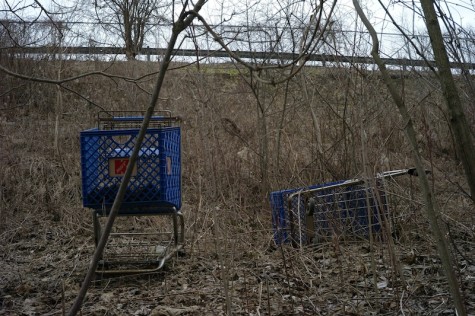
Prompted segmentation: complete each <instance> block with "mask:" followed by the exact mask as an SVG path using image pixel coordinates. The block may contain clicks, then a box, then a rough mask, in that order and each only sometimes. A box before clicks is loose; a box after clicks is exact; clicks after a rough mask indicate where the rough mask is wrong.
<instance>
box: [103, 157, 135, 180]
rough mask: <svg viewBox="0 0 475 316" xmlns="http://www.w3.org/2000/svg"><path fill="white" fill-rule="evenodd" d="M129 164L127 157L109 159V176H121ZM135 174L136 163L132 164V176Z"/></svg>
mask: <svg viewBox="0 0 475 316" xmlns="http://www.w3.org/2000/svg"><path fill="white" fill-rule="evenodd" d="M128 165H129V158H111V159H109V176H111V177H123V176H124V175H125V171H126V170H127V166H128ZM136 174H137V164H135V165H134V169H133V170H132V176H135V175H136Z"/></svg>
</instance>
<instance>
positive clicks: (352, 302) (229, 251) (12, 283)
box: [0, 210, 475, 315]
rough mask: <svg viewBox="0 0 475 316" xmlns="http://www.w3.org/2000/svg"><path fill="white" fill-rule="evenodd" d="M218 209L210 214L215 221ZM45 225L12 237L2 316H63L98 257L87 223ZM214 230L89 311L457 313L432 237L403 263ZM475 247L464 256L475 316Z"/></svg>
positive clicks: (463, 277)
mask: <svg viewBox="0 0 475 316" xmlns="http://www.w3.org/2000/svg"><path fill="white" fill-rule="evenodd" d="M215 211H216V210H208V211H203V213H202V215H210V216H209V218H211V219H212V218H213V215H211V214H212V212H215ZM36 224H37V225H36V226H30V227H23V228H24V230H23V231H10V232H5V233H3V235H2V240H3V242H2V245H1V249H0V253H1V255H0V270H1V271H2V272H1V274H0V284H1V287H0V315H61V314H62V313H63V312H64V311H67V310H68V309H69V307H70V306H71V305H72V302H73V300H74V298H75V296H76V294H77V293H78V290H79V286H80V284H81V282H82V280H83V278H84V275H85V272H86V269H87V266H88V262H89V260H90V258H91V256H92V253H93V251H94V244H93V240H92V232H90V233H89V232H88V229H90V223H89V220H88V219H87V217H86V219H85V220H84V226H85V227H82V228H78V229H77V230H76V231H65V230H62V229H60V228H59V227H58V223H57V222H54V221H50V222H48V225H43V224H40V222H39V221H37V222H36ZM151 224H153V221H152V223H151ZM208 224H210V225H208V226H206V228H204V229H203V230H200V231H199V234H197V235H194V236H188V243H187V247H186V251H185V254H182V255H180V256H177V257H176V258H174V259H173V260H171V261H169V262H168V263H167V264H166V266H165V267H164V269H163V270H162V271H160V272H158V273H154V274H148V275H141V276H136V275H134V276H112V277H107V278H102V279H98V280H96V281H94V282H93V284H92V285H91V287H90V289H89V292H88V295H87V298H86V300H85V302H84V305H83V308H82V315H225V314H226V313H231V314H233V315H291V314H295V315H335V314H340V315H398V314H400V315H414V314H416V315H417V314H420V315H423V314H424V315H428V314H430V315H453V314H454V310H453V306H452V303H451V299H450V295H449V293H448V288H447V286H446V282H445V279H444V276H443V272H442V269H441V266H440V261H439V259H438V257H437V256H436V255H435V249H434V248H433V247H430V246H428V247H427V246H425V245H430V244H431V242H430V240H424V238H426V237H427V236H424V235H422V234H417V233H414V234H413V238H414V241H416V240H417V242H413V243H412V246H408V244H409V243H408V244H406V245H403V244H401V243H399V242H398V241H397V240H396V242H395V244H394V245H393V250H394V251H395V253H396V254H395V255H396V259H397V260H396V263H394V262H391V260H390V254H389V249H388V244H387V243H384V242H375V243H374V245H373V246H370V245H369V243H368V241H364V240H363V241H351V242H350V241H341V242H338V243H337V242H336V241H335V240H334V241H332V242H326V243H321V244H318V245H313V246H311V247H307V248H304V249H299V248H293V247H290V246H288V245H285V246H283V247H276V246H275V245H274V243H273V242H272V234H271V233H270V232H262V231H261V232H256V233H254V235H252V232H251V231H248V232H243V233H241V234H230V233H229V231H226V230H225V229H224V228H225V227H224V226H223V225H222V224H216V225H213V223H212V221H210V222H209V223H208ZM26 228H28V229H26ZM465 237H467V236H465ZM470 242H471V241H469V243H466V245H465V246H463V245H462V246H460V247H459V248H461V249H458V250H459V251H460V253H459V254H458V255H457V258H458V259H459V261H458V276H459V278H460V281H461V283H462V285H463V290H464V294H465V299H466V304H467V307H468V309H469V311H471V312H472V313H473V312H474V311H475V303H474V302H475V294H474V293H475V282H474V281H475V265H474V264H473V261H471V260H472V259H471V258H475V255H474V253H473V249H470V248H471V246H470ZM420 245H423V246H420ZM371 247H372V248H371ZM460 254H463V257H462V256H460Z"/></svg>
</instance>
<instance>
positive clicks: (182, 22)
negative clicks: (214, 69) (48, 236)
mask: <svg viewBox="0 0 475 316" xmlns="http://www.w3.org/2000/svg"><path fill="white" fill-rule="evenodd" d="M205 2H206V0H199V1H198V2H197V3H196V5H195V6H194V8H193V10H194V12H199V11H200V9H201V7H202V6H203V4H204V3H205ZM184 9H185V8H184ZM194 18H195V15H194V14H193V13H191V14H189V12H185V11H184V10H183V11H182V14H181V15H180V17H179V18H178V20H177V22H175V23H174V25H173V30H172V35H171V38H170V42H169V44H168V47H167V51H166V53H165V56H164V58H163V62H162V63H161V64H160V70H159V73H158V78H157V82H156V84H155V89H154V91H153V94H152V97H151V99H150V103H149V106H148V108H147V112H146V114H145V117H144V120H143V123H142V126H141V128H140V132H139V134H138V136H137V139H136V141H135V146H134V150H133V152H132V155H131V157H130V161H129V164H128V166H127V170H126V172H125V175H124V177H123V179H122V182H121V184H120V187H119V191H118V192H117V196H116V197H115V200H114V203H113V205H112V209H111V211H110V214H109V217H108V220H107V223H106V225H105V226H104V231H103V233H102V235H101V238H100V239H99V242H98V244H97V247H96V250H95V252H94V254H93V257H92V259H91V262H90V264H89V268H88V271H87V273H86V276H85V278H84V281H83V283H82V285H81V288H80V290H79V292H78V295H77V297H76V300H75V301H74V304H73V306H72V307H71V309H70V311H69V313H68V315H76V314H77V313H78V311H79V310H80V308H81V306H82V302H83V301H84V298H85V296H86V293H87V290H88V288H89V285H90V284H91V281H92V279H93V277H94V274H95V271H96V267H97V264H98V262H99V260H100V258H101V257H102V253H103V251H104V248H105V245H106V243H107V240H108V238H109V235H110V232H111V230H112V227H113V225H114V221H115V218H116V217H117V214H118V213H119V209H120V206H121V205H122V201H123V199H124V195H125V191H126V189H127V185H128V184H129V182H130V178H131V176H132V170H133V166H134V165H135V162H136V161H137V157H138V153H139V150H140V148H141V146H142V142H143V139H144V137H145V133H146V132H147V128H148V125H149V122H150V118H151V116H152V114H153V111H154V110H155V105H156V104H157V100H158V96H159V95H160V90H161V88H162V85H163V81H164V79H165V74H166V72H167V69H168V66H169V65H170V61H171V58H172V55H173V51H174V47H175V44H176V42H177V39H178V36H179V35H180V33H181V32H182V31H184V30H185V29H186V28H187V27H188V26H189V25H190V24H191V22H192V21H193V19H194Z"/></svg>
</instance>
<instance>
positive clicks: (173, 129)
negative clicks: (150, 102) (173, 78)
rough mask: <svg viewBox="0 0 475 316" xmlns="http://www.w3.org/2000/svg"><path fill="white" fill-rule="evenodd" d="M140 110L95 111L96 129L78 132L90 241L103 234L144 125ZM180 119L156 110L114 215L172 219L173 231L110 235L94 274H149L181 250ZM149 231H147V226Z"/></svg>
mask: <svg viewBox="0 0 475 316" xmlns="http://www.w3.org/2000/svg"><path fill="white" fill-rule="evenodd" d="M144 115H145V112H143V111H112V112H104V111H103V112H99V114H98V118H97V122H98V125H97V128H94V129H90V130H86V131H83V132H81V166H82V184H83V205H84V207H88V208H90V209H92V211H91V213H92V220H93V229H94V243H95V246H96V247H97V244H98V242H99V239H100V237H101V234H102V224H101V218H107V217H108V216H109V213H110V209H111V207H112V203H113V200H114V199H115V195H116V193H117V189H118V184H120V182H121V181H122V176H123V172H124V171H125V168H124V166H125V167H126V166H127V164H128V158H129V157H130V154H131V153H132V150H133V146H134V142H135V138H136V136H137V135H138V131H139V129H140V127H141V125H142V122H143V118H144ZM179 121H180V119H179V118H178V117H174V116H172V115H171V112H170V111H156V112H155V113H154V114H153V116H152V118H151V120H150V124H149V128H148V129H147V136H146V139H145V140H144V142H143V143H142V148H141V149H140V154H139V159H138V162H137V164H136V165H135V166H134V168H135V169H134V175H133V177H132V179H131V181H130V183H129V186H128V188H127V189H128V194H126V196H125V198H124V201H123V203H122V206H121V208H120V209H119V213H118V216H119V217H122V218H131V217H136V218H142V217H143V216H159V217H161V218H171V223H170V225H171V229H170V227H167V229H168V230H167V231H160V228H163V227H160V228H157V229H155V228H153V229H152V230H151V231H150V230H147V231H146V230H145V228H144V231H130V227H125V229H124V227H121V228H120V229H119V228H117V231H115V232H112V233H111V235H110V237H109V240H108V244H107V245H106V248H105V250H104V253H103V258H102V259H101V260H100V262H99V264H98V266H97V268H96V274H98V275H103V274H104V275H110V274H137V273H152V272H156V271H158V270H160V269H162V268H163V266H164V265H165V263H166V261H168V260H169V259H171V258H172V257H173V256H175V255H177V254H178V253H179V252H181V251H182V250H183V248H184V241H185V223H184V217H183V214H182V213H181V211H180V208H181V134H180V128H179V126H177V125H178V123H179ZM147 228H150V227H147Z"/></svg>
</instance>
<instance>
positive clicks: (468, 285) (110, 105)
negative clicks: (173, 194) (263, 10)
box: [0, 62, 475, 315]
mask: <svg viewBox="0 0 475 316" xmlns="http://www.w3.org/2000/svg"><path fill="white" fill-rule="evenodd" d="M17 65H18V64H17ZM38 65H39V64H38V63H36V62H35V63H33V64H31V65H29V66H25V65H22V64H19V65H18V67H19V68H18V69H17V70H18V71H24V69H28V67H31V68H32V69H35V74H37V75H41V76H48V75H52V74H56V73H57V68H56V67H59V66H58V65H57V64H55V63H54V62H50V63H46V62H44V63H42V64H41V65H42V67H41V69H40V68H38V67H37V66H38ZM12 67H13V66H12ZM22 67H23V68H22ZM61 67H63V68H62V69H63V73H62V76H63V77H66V76H69V75H74V74H77V73H80V72H85V71H90V70H106V71H107V72H109V73H114V74H116V75H120V76H126V77H140V76H141V75H143V74H145V73H146V72H150V71H151V69H152V70H153V69H154V65H153V64H152V63H143V62H130V63H117V64H112V65H111V64H105V63H99V62H96V63H92V62H91V63H86V62H84V63H79V62H64V63H63V64H62V66H61ZM202 68H203V66H202ZM205 68H206V69H205V70H206V71H205V70H203V69H201V71H197V70H196V69H192V68H184V69H179V70H172V71H170V72H169V74H168V75H167V81H166V85H165V88H164V93H163V94H162V96H161V100H160V101H159V105H158V108H160V109H170V110H172V111H173V113H174V114H177V115H180V116H181V117H182V123H181V126H182V130H183V135H182V143H183V144H182V145H183V165H182V168H183V192H182V193H183V202H184V206H183V209H182V210H183V212H184V213H185V218H186V252H185V255H184V256H180V257H177V258H175V259H174V260H173V261H171V262H169V263H168V264H167V265H166V267H165V269H164V270H163V271H161V272H159V273H156V274H153V275H145V276H140V277H137V276H133V277H131V276H129V277H124V276H122V277H114V278H110V279H103V280H97V281H96V282H95V283H94V286H93V287H92V288H91V289H90V291H89V294H88V297H87V300H86V303H85V305H84V307H83V314H84V315H97V314H101V315H204V314H211V315H214V314H216V315H220V314H225V313H229V312H231V313H232V314H238V315H241V314H242V315H288V314H301V315H319V314H321V315H334V314H349V315H360V314H361V315H363V314H364V315H368V314H374V315H376V314H378V315H379V314H388V315H394V314H406V315H409V314H427V312H429V313H430V314H447V315H450V314H453V308H452V305H451V302H450V297H449V294H448V290H447V287H446V284H445V281H444V278H443V276H442V275H441V268H440V262H439V259H438V257H437V254H436V252H435V247H434V242H433V240H432V237H431V234H430V231H429V228H428V224H427V222H426V219H425V216H424V211H423V205H422V203H421V201H420V197H419V190H418V183H417V178H404V179H402V178H401V180H400V181H399V182H398V185H397V186H394V187H393V190H394V191H393V192H391V194H392V196H393V197H394V199H395V200H396V202H395V203H394V205H395V206H394V207H393V208H392V209H391V226H390V231H389V232H388V235H387V236H386V237H385V238H376V239H375V240H374V241H373V242H372V243H370V241H369V240H367V239H362V240H357V241H355V240H352V239H346V238H332V239H331V240H329V241H326V242H321V243H319V244H313V245H311V246H307V247H305V248H303V249H299V248H292V247H291V246H290V245H287V244H284V245H276V244H275V242H274V239H273V232H272V225H271V210H270V206H269V202H268V193H269V191H276V190H281V189H287V188H295V187H301V186H306V185H310V184H316V183H323V182H329V181H334V180H341V179H348V178H352V177H358V176H363V170H365V168H366V169H369V170H371V171H372V172H374V173H376V172H380V171H384V170H389V169H398V168H405V167H409V166H412V164H411V161H410V158H409V157H410V154H409V153H408V149H407V148H406V145H405V144H406V143H405V140H404V135H403V133H402V125H401V124H402V122H400V120H399V117H398V116H397V115H396V114H395V112H394V110H393V105H392V104H391V103H390V101H388V100H389V99H388V96H387V93H386V91H385V90H384V88H383V87H382V84H381V82H380V79H379V78H378V76H377V75H376V74H373V73H371V72H367V73H366V75H365V76H361V73H362V72H364V69H363V70H360V72H356V71H354V70H350V69H338V68H328V69H323V68H308V69H305V74H304V75H305V76H304V79H305V80H306V82H307V83H308V84H309V86H310V87H311V89H312V98H304V97H303V94H302V91H301V86H302V81H301V80H302V79H301V78H299V79H298V80H296V81H293V82H291V84H290V85H289V87H290V88H289V90H287V91H285V89H284V87H281V86H277V87H271V86H258V87H252V86H249V85H248V84H247V83H246V77H244V78H243V77H241V76H240V75H239V74H238V72H236V71H235V69H234V68H232V67H231V66H217V65H210V66H208V67H205ZM152 78H153V77H144V78H142V79H139V80H137V81H135V82H131V81H130V80H123V79H120V78H104V77H101V76H92V77H88V78H85V79H80V80H77V81H74V82H71V83H68V84H65V88H64V89H63V90H62V92H61V97H58V90H57V89H56V87H54V86H51V85H47V84H37V83H32V82H23V81H19V80H16V79H12V78H9V79H8V81H5V82H3V83H2V84H1V88H2V91H1V92H2V96H1V102H2V104H1V110H0V123H1V124H0V153H1V154H0V193H1V195H0V238H1V246H0V247H1V249H0V269H1V270H2V271H3V273H2V274H0V284H1V288H0V314H4V315H10V314H24V315H40V314H49V315H56V314H61V313H62V311H63V310H64V309H67V308H68V307H69V306H70V304H71V303H72V300H73V299H74V297H75V294H76V293H77V290H78V288H79V284H80V282H81V281H82V277H83V276H84V273H85V270H86V268H87V264H88V261H89V259H90V256H91V254H92V252H93V248H94V243H93V239H92V220H91V217H90V213H89V212H88V211H87V210H85V209H83V208H82V207H81V178H80V176H81V166H80V160H79V158H80V151H79V137H78V136H79V132H80V131H81V130H84V129H87V128H91V127H94V126H95V124H96V122H95V118H96V113H97V111H98V110H99V109H100V107H102V108H104V109H107V110H138V109H143V108H144V107H145V105H146V104H147V100H148V97H149V95H148V93H149V92H150V90H151V87H152V85H153V79H152ZM401 78H403V76H401ZM404 78H406V79H405V80H406V81H405V91H406V94H407V95H406V98H407V100H408V102H409V103H410V104H411V108H412V113H413V117H414V119H415V122H416V126H417V127H418V131H419V141H420V144H421V148H422V151H423V154H424V157H425V159H426V164H427V169H429V170H430V171H431V179H432V184H433V190H434V192H435V194H436V197H437V200H438V202H439V203H440V204H441V206H442V209H443V214H441V221H442V222H443V223H444V225H446V226H447V228H448V232H449V234H450V236H449V240H450V241H451V247H452V248H451V250H452V252H453V254H454V256H455V258H456V259H457V262H456V266H455V267H454V268H455V269H456V271H457V273H458V276H459V278H460V283H461V285H462V287H463V291H464V293H465V295H466V304H467V308H468V309H469V310H470V311H472V312H473V311H474V310H475V306H474V305H473V302H474V301H475V299H474V298H473V293H474V292H475V291H474V288H473V279H474V278H475V253H474V252H473V240H474V234H475V231H474V227H475V226H474V223H475V218H474V216H475V215H474V214H475V213H474V212H473V204H472V202H471V201H470V199H468V198H467V196H466V195H465V191H464V188H465V181H464V180H463V175H462V170H461V168H460V166H459V165H458V163H457V160H456V157H454V154H453V153H454V151H453V146H452V145H451V144H452V140H451V134H450V130H449V129H448V127H447V124H446V123H447V121H446V115H445V112H444V110H443V107H444V105H443V103H442V99H441V96H440V94H439V93H438V91H437V87H436V86H434V83H433V81H432V80H431V78H430V77H428V76H424V77H420V76H417V75H414V74H409V75H407V76H404ZM401 80H402V79H401ZM19 87H21V88H19ZM10 89H11V91H10ZM252 89H257V92H258V93H257V95H258V96H259V98H260V99H259V103H260V104H261V105H262V106H263V108H258V103H257V101H256V93H255V92H256V91H254V92H253V91H252ZM7 91H10V92H8V93H6V92H7ZM285 94H286V98H285V100H286V101H285V103H284V95H285ZM263 109H264V110H263ZM311 109H313V111H315V113H316V114H317V120H316V121H315V120H312V117H311V115H310V111H311ZM472 111H473V110H472V109H470V108H467V112H468V113H472ZM262 114H263V116H262ZM263 119H264V121H263ZM263 122H264V123H265V127H266V128H265V129H261V128H259V126H263V125H262V123H263ZM315 124H317V125H315ZM317 127H318V128H317ZM278 135H280V136H278ZM264 145H265V146H264ZM363 152H365V153H366V156H367V157H368V161H366V162H365V165H363V161H364V160H363V158H362V153H363ZM277 153H278V154H277ZM263 169H265V170H263ZM138 223H139V224H140V225H145V224H147V225H151V226H152V227H153V225H157V223H156V222H154V221H153V220H151V221H146V223H142V222H141V221H140V219H139V221H138ZM389 235H390V237H389ZM388 238H391V239H392V240H393V242H392V243H389V242H388Z"/></svg>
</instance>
